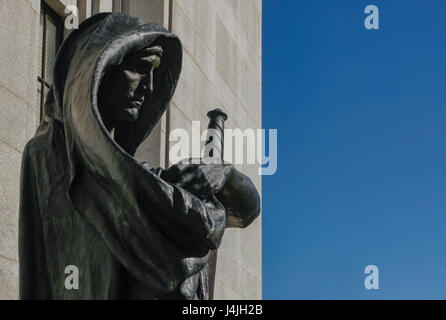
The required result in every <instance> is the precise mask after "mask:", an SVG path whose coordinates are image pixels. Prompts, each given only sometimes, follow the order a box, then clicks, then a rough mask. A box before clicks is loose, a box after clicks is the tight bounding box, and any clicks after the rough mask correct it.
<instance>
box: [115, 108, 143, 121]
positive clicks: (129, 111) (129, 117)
mask: <svg viewBox="0 0 446 320" xmlns="http://www.w3.org/2000/svg"><path fill="white" fill-rule="evenodd" d="M122 111H123V112H121V113H120V115H119V117H118V118H119V119H118V121H136V119H138V116H139V111H138V108H134V107H130V108H125V109H124V110H122Z"/></svg>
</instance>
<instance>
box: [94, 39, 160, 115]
mask: <svg viewBox="0 0 446 320" xmlns="http://www.w3.org/2000/svg"><path fill="white" fill-rule="evenodd" d="M162 53H163V50H162V48H161V47H160V46H154V47H151V48H145V49H142V50H140V51H137V52H134V53H132V54H130V55H128V56H126V57H125V58H124V60H123V61H122V63H121V64H120V65H119V66H117V67H116V68H114V69H113V71H112V72H109V73H108V74H107V75H106V76H105V77H104V79H103V82H107V83H104V85H105V88H106V89H105V90H103V92H102V96H103V97H102V102H101V103H104V104H105V106H104V107H105V109H106V110H107V112H110V113H109V114H110V116H111V120H112V121H113V122H114V123H116V122H123V121H124V122H125V121H135V120H136V119H138V116H139V112H140V109H141V107H142V106H143V104H144V101H146V100H147V99H151V97H152V94H153V73H154V71H155V69H156V68H157V67H158V66H159V65H160V63H161V56H162Z"/></svg>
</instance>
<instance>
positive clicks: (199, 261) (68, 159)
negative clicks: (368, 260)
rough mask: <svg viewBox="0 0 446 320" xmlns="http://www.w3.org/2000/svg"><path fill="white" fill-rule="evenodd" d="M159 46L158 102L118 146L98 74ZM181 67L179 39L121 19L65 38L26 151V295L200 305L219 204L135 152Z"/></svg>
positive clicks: (100, 21) (108, 17)
mask: <svg viewBox="0 0 446 320" xmlns="http://www.w3.org/2000/svg"><path fill="white" fill-rule="evenodd" d="M154 44H156V45H161V46H162V47H163V51H164V52H163V56H162V61H161V65H160V66H159V68H158V69H157V71H156V76H155V78H154V90H155V91H154V95H153V96H154V98H153V99H152V100H151V101H147V102H144V105H143V107H142V108H141V112H140V116H139V118H138V119H137V120H136V121H135V122H133V123H131V124H129V125H126V126H122V127H118V128H116V132H115V136H116V137H118V139H113V138H112V136H111V135H110V133H109V132H108V131H107V129H106V128H105V126H104V123H103V121H102V118H101V115H100V112H99V108H98V89H99V85H100V83H101V79H102V76H103V75H104V73H105V72H106V70H107V68H109V67H110V66H113V65H118V64H120V62H121V61H122V59H123V58H124V57H125V56H126V55H127V54H129V53H131V52H132V51H134V50H138V49H142V48H145V47H148V46H150V45H154ZM181 64H182V46H181V42H180V40H179V39H178V38H177V37H176V36H175V35H173V34H171V33H169V32H168V31H166V30H165V29H163V28H162V27H160V26H158V25H154V24H143V22H142V21H141V20H139V19H137V18H132V17H129V16H126V15H123V14H109V13H107V14H98V15H95V16H93V17H91V18H90V19H88V20H86V21H84V22H83V23H82V24H81V25H80V27H79V29H77V30H73V31H72V33H71V34H70V35H69V36H68V38H67V39H66V40H65V41H64V43H63V45H62V47H61V49H60V50H59V53H58V56H57V60H56V66H55V70H54V84H53V87H52V89H51V90H50V92H49V93H48V96H47V99H46V103H45V114H44V117H43V119H42V121H41V123H40V125H39V128H38V130H37V133H36V135H35V136H34V137H33V138H32V139H31V140H30V141H29V142H28V144H27V145H26V147H25V150H24V153H23V159H22V172H21V200H20V215H19V259H20V269H19V270H20V298H21V299H194V298H196V296H197V288H198V284H199V274H200V272H201V271H202V270H203V268H205V267H206V265H207V259H208V253H209V251H210V250H213V249H216V248H218V246H219V245H220V242H221V239H222V236H223V233H224V230H225V227H226V212H225V208H224V207H223V206H222V204H221V203H220V202H219V201H218V200H217V199H216V198H215V197H213V198H212V199H211V200H205V201H202V200H200V199H198V198H197V197H195V196H194V195H192V194H191V193H189V192H187V191H186V190H184V189H182V188H179V187H177V186H175V185H173V184H170V183H168V182H166V181H164V180H163V179H161V178H160V174H159V171H157V170H153V169H150V168H149V167H148V166H145V165H143V164H141V163H140V162H138V161H137V160H136V159H135V158H134V157H133V155H134V152H135V150H136V148H137V147H138V145H139V144H140V143H141V142H142V141H143V140H144V139H145V138H146V137H147V136H148V134H149V133H150V131H151V130H152V129H153V128H154V127H155V125H156V124H157V122H158V121H159V120H160V118H161V116H162V114H163V113H164V111H165V110H166V108H167V107H168V104H169V102H170V100H171V98H172V96H173V93H174V91H175V87H176V84H177V81H178V78H179V75H180V72H181ZM146 104H147V105H146ZM119 139H122V140H125V141H127V142H128V141H130V144H129V148H128V149H126V150H124V149H123V148H122V147H121V146H120V144H119V143H118V142H119ZM67 266H75V267H77V268H78V271H79V288H78V289H71V290H70V289H67V287H66V286H65V280H66V278H67V276H68V274H67V273H65V272H66V268H67Z"/></svg>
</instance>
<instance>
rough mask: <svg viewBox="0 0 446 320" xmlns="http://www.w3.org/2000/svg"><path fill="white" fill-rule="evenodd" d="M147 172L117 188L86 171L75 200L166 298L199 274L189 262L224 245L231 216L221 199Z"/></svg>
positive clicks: (121, 257) (116, 251)
mask: <svg viewBox="0 0 446 320" xmlns="http://www.w3.org/2000/svg"><path fill="white" fill-rule="evenodd" d="M144 173H146V174H140V175H136V176H135V179H134V180H133V181H121V183H116V184H115V182H113V181H107V183H105V181H104V182H102V181H100V180H99V181H98V180H97V178H93V176H92V175H91V174H88V171H84V172H83V174H82V176H81V177H80V178H79V179H78V180H77V181H76V182H75V183H73V185H72V188H71V190H70V196H71V199H72V202H73V205H74V206H75V208H76V211H77V212H78V213H79V214H80V215H81V216H82V217H83V218H84V219H85V220H86V221H87V222H88V223H89V224H90V225H92V226H93V228H94V229H95V230H96V231H97V232H98V233H99V234H100V235H101V237H102V238H103V240H104V241H105V243H106V245H107V247H108V248H109V250H110V251H111V252H112V254H113V255H114V256H115V257H116V258H117V260H118V261H119V262H120V263H121V264H122V265H123V266H124V267H125V268H126V269H127V270H128V271H129V272H130V273H131V274H133V276H135V277H136V278H137V279H138V280H139V281H141V282H142V283H144V284H146V285H147V286H149V287H152V288H153V289H154V290H155V292H159V293H160V294H163V290H167V289H168V288H169V290H172V289H173V288H178V287H179V286H180V285H181V283H182V282H184V281H185V279H186V278H187V277H189V276H191V275H193V274H195V273H196V272H197V271H199V270H195V269H194V267H195V266H194V265H193V264H190V263H189V261H190V259H189V258H191V257H197V258H199V257H205V256H206V255H207V254H208V252H209V250H210V249H215V248H217V247H218V246H219V245H220V242H221V238H222V236H223V233H224V229H225V225H226V214H225V209H224V207H223V206H222V205H221V203H220V202H219V201H218V200H217V199H215V198H212V199H210V200H207V201H201V200H200V199H198V198H197V197H195V196H193V195H192V194H191V193H189V192H187V191H186V190H184V189H182V188H179V187H177V186H174V185H171V184H169V183H167V182H165V181H164V180H162V179H160V178H159V177H158V176H157V175H155V174H154V173H152V172H150V171H147V170H146V172H144Z"/></svg>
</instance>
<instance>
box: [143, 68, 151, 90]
mask: <svg viewBox="0 0 446 320" xmlns="http://www.w3.org/2000/svg"><path fill="white" fill-rule="evenodd" d="M143 89H144V91H149V92H150V93H153V71H151V72H150V73H149V74H148V75H147V78H146V79H145V83H144V85H143Z"/></svg>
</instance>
